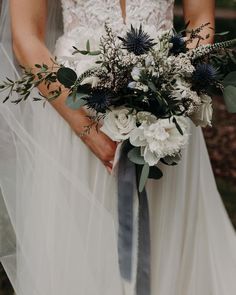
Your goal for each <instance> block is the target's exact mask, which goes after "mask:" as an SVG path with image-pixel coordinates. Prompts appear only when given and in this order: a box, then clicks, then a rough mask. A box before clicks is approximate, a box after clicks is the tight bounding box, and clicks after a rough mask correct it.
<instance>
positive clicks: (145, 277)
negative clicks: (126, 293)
mask: <svg viewBox="0 0 236 295" xmlns="http://www.w3.org/2000/svg"><path fill="white" fill-rule="evenodd" d="M138 196H139V216H138V217H139V222H138V237H139V238H138V240H139V242H138V265H137V280H136V292H137V295H150V294H151V290H150V289H151V286H150V277H151V269H150V252H151V247H150V224H149V209H148V199H147V193H146V190H145V189H144V190H143V191H142V192H141V193H139V194H138Z"/></svg>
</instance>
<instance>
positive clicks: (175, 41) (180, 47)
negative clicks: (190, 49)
mask: <svg viewBox="0 0 236 295" xmlns="http://www.w3.org/2000/svg"><path fill="white" fill-rule="evenodd" d="M170 43H172V47H171V49H170V52H171V53H173V54H179V53H181V52H183V53H184V52H186V44H185V41H184V38H183V36H181V35H180V34H176V35H174V36H172V37H171V38H170Z"/></svg>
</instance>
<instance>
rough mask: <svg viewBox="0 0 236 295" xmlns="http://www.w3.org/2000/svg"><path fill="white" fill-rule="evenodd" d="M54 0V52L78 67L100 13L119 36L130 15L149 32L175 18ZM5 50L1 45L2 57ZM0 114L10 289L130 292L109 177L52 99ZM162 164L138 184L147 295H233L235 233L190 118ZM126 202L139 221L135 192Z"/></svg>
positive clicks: (90, 0) (151, 6)
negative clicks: (143, 192)
mask: <svg viewBox="0 0 236 295" xmlns="http://www.w3.org/2000/svg"><path fill="white" fill-rule="evenodd" d="M58 2H59V1H58ZM61 4H62V12H63V21H64V33H63V35H62V36H61V37H60V38H59V39H58V40H57V42H56V46H55V54H56V55H57V56H58V57H59V59H60V60H61V61H62V62H64V64H65V65H69V66H73V67H74V68H75V69H76V71H77V72H78V73H81V72H82V71H84V70H85V69H87V68H88V67H90V66H91V64H92V63H93V62H94V57H84V56H81V57H80V56H76V60H75V57H72V56H71V53H72V46H78V47H79V48H83V47H84V46H85V43H86V41H87V39H89V40H90V43H91V47H92V48H94V49H97V48H98V44H99V38H100V36H101V34H102V33H103V30H104V23H105V22H107V23H108V24H109V25H110V26H111V27H112V28H113V30H114V32H115V33H117V34H119V35H123V34H124V33H125V30H127V29H128V28H129V27H130V24H131V23H132V24H133V25H134V26H139V24H140V23H142V24H143V29H144V30H145V31H146V32H148V33H149V34H150V35H152V36H155V34H157V33H158V32H160V31H161V30H167V29H170V28H171V27H172V18H173V0H127V1H126V12H127V13H126V24H124V19H123V18H122V14H121V9H120V2H119V0H62V1H61ZM49 37H50V36H49ZM7 53H9V50H7V49H6V48H4V47H1V56H0V57H1V59H0V63H6V62H7V58H6V56H7ZM78 59H79V60H78ZM8 62H9V58H8ZM42 62H43V61H42ZM5 69H7V66H5ZM11 73H12V70H9V72H8V71H7V70H5V71H4V72H2V73H1V77H2V78H4V77H5V76H9V75H10V74H11ZM0 123H1V127H0V165H1V166H0V186H1V188H2V194H3V199H4V202H5V206H6V210H5V213H6V212H8V216H7V215H6V214H2V216H1V219H0V221H1V227H3V226H2V224H3V222H6V221H7V219H8V218H9V219H10V220H11V224H12V227H13V230H12V231H11V230H10V229H9V228H7V229H8V230H6V227H4V228H5V236H4V239H5V240H4V243H3V242H2V243H0V251H1V256H2V258H1V262H2V263H3V265H4V267H5V269H6V271H7V274H8V276H9V278H10V279H11V281H12V284H13V286H14V288H15V291H16V294H17V295H62V294H63V295H64V294H68V295H75V294H76V295H110V294H112V295H135V287H134V285H135V283H134V282H135V265H136V255H135V253H136V248H137V247H136V246H137V232H136V234H135V243H134V257H133V264H134V271H133V279H132V282H131V283H130V284H129V285H128V286H127V284H126V282H124V281H123V280H122V279H121V276H120V273H119V265H118V253H117V188H116V176H115V175H112V176H111V175H109V174H108V173H107V171H106V169H105V168H104V166H103V164H102V163H101V162H100V161H99V160H98V159H97V158H96V157H95V156H94V155H93V154H92V153H91V152H90V151H89V149H88V148H87V147H86V146H85V145H84V144H83V143H82V141H81V140H80V139H79V138H78V137H77V136H76V135H75V134H74V133H73V131H72V130H71V128H70V127H69V126H68V124H67V123H66V122H65V121H64V120H63V119H62V118H61V117H60V116H59V115H58V114H57V112H56V111H55V110H54V109H53V108H52V107H51V106H50V105H49V104H46V106H45V108H44V107H43V106H42V104H40V103H35V102H32V101H30V100H29V101H28V102H26V103H24V104H22V105H18V106H15V105H11V104H10V103H6V104H4V105H1V107H0ZM161 169H162V171H163V173H164V177H163V178H162V179H161V180H159V181H156V180H155V181H152V180H150V181H149V182H148V185H147V192H148V198H149V207H150V227H151V295H199V294H201V295H235V294H236V280H235V278H236V236H235V232H234V230H233V228H232V225H231V224H230V221H229V219H228V216H227V214H226V211H225V209H224V206H223V204H222V201H221V198H220V196H219V194H218V192H217V189H216V184H215V180H214V177H213V174H212V169H211V166H210V162H209V157H208V154H207V150H206V146H205V142H204V139H203V136H202V132H201V129H200V128H195V127H193V128H192V130H191V139H190V142H189V145H188V146H187V147H186V148H185V150H184V152H183V159H182V161H181V163H180V164H179V165H178V166H176V167H167V166H162V167H161ZM134 206H135V208H136V211H135V212H136V214H135V218H134V226H135V228H136V229H137V199H135V201H134ZM13 232H14V233H15V235H16V249H15V247H14V243H12V237H14V235H13ZM2 241H3V240H2Z"/></svg>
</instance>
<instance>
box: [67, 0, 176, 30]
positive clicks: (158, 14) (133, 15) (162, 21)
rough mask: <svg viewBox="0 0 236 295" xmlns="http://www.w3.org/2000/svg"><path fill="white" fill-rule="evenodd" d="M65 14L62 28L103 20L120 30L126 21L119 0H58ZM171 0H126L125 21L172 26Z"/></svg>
mask: <svg viewBox="0 0 236 295" xmlns="http://www.w3.org/2000/svg"><path fill="white" fill-rule="evenodd" d="M61 1H62V7H63V17H64V32H65V34H69V33H70V32H71V31H73V30H76V29H77V28H79V27H81V26H83V27H87V28H90V29H94V30H96V29H98V28H100V27H103V26H104V22H107V23H108V24H110V25H111V26H112V27H113V29H114V30H115V31H117V32H121V31H122V29H123V28H124V26H125V24H124V22H123V18H122V12H121V7H120V0H61ZM173 2H174V0H126V25H130V24H131V23H132V24H133V25H139V24H140V23H142V24H143V25H147V26H150V25H151V26H154V27H155V28H156V30H166V29H169V28H171V27H172V19H173Z"/></svg>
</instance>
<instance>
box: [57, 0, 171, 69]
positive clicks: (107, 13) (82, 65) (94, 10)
mask: <svg viewBox="0 0 236 295" xmlns="http://www.w3.org/2000/svg"><path fill="white" fill-rule="evenodd" d="M173 2H174V0H126V18H125V23H124V18H123V17H122V11H121V5H120V0H61V3H62V9H63V20H64V34H63V36H62V37H60V38H59V39H58V40H57V43H56V48H55V55H57V56H59V57H61V58H62V59H61V61H63V62H64V64H66V65H67V66H70V67H73V68H75V70H76V71H77V72H78V73H81V72H82V71H83V70H85V69H87V68H88V67H90V66H91V63H92V62H93V60H94V57H91V56H80V55H76V56H72V52H73V46H77V47H79V48H80V49H82V48H83V47H84V46H85V44H86V41H87V40H88V39H89V40H90V45H91V50H97V49H98V46H99V41H100V37H101V35H102V34H103V33H104V23H105V22H106V23H107V24H109V26H110V27H112V29H113V32H115V33H117V34H119V35H123V34H124V33H125V32H126V31H127V30H128V29H129V28H130V24H132V25H133V26H134V27H139V25H140V24H142V26H143V29H144V30H145V31H146V32H147V33H149V34H150V36H152V37H155V36H156V35H157V34H158V32H160V31H161V30H168V29H170V28H171V27H172V18H173Z"/></svg>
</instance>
